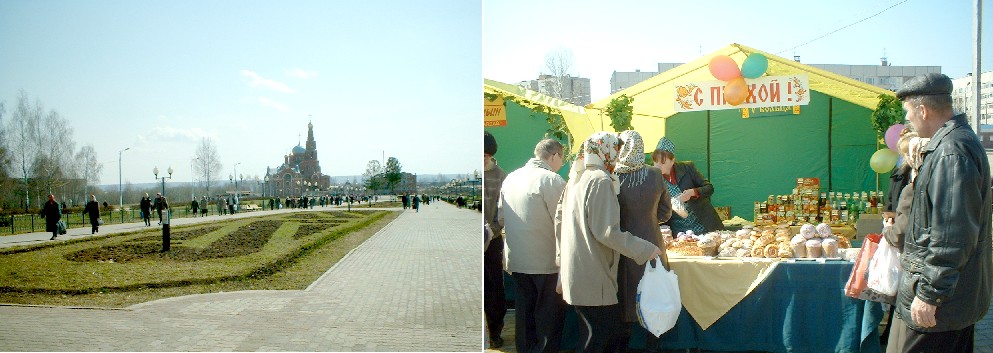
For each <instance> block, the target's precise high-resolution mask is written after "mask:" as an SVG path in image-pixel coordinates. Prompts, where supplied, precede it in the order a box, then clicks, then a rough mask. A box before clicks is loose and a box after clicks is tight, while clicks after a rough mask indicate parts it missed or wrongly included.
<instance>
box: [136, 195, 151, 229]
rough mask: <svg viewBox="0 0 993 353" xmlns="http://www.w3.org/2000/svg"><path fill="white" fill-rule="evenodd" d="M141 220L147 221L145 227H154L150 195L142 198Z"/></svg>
mask: <svg viewBox="0 0 993 353" xmlns="http://www.w3.org/2000/svg"><path fill="white" fill-rule="evenodd" d="M139 205H140V206H141V219H142V220H144V221H145V226H146V227H147V226H151V225H152V221H151V218H152V199H150V198H148V193H147V192H146V193H145V197H142V198H141V203H140V204H139Z"/></svg>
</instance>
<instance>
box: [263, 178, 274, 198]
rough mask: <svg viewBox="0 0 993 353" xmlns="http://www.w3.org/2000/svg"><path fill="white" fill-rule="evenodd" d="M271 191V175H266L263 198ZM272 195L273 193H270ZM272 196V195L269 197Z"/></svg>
mask: <svg viewBox="0 0 993 353" xmlns="http://www.w3.org/2000/svg"><path fill="white" fill-rule="evenodd" d="M267 191H269V174H266V175H265V187H264V188H263V189H262V198H265V194H266V192H267ZM270 194H272V193H270ZM269 196H272V195H269Z"/></svg>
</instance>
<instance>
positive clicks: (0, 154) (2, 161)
mask: <svg viewBox="0 0 993 353" xmlns="http://www.w3.org/2000/svg"><path fill="white" fill-rule="evenodd" d="M6 113H7V110H6V108H5V107H4V102H2V101H0V190H2V191H0V209H3V208H5V207H7V205H8V202H10V201H13V200H12V196H13V195H12V191H13V185H11V181H10V177H9V175H10V173H9V172H8V170H10V168H11V164H10V153H9V152H7V151H8V147H7V137H6V135H7V133H6V132H7V126H6V125H4V123H3V118H4V116H5V115H6Z"/></svg>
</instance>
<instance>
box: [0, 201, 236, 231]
mask: <svg viewBox="0 0 993 353" xmlns="http://www.w3.org/2000/svg"><path fill="white" fill-rule="evenodd" d="M216 212H217V208H216V207H212V208H208V209H207V214H208V215H212V214H215V213H216ZM198 213H199V212H198ZM192 216H193V214H192V211H191V210H190V209H188V208H186V209H177V208H173V209H172V217H173V218H181V217H192ZM62 219H63V220H65V221H66V225H67V226H68V227H69V229H72V228H82V227H89V226H90V216H89V215H84V214H82V213H80V212H71V213H67V214H63V215H62ZM100 219H101V220H103V224H104V225H109V224H122V223H134V222H141V210H137V209H124V210H114V211H101V212H100ZM151 220H152V221H153V222H156V223H158V213H156V212H155V211H152V216H151ZM44 231H45V219H44V218H42V217H41V216H40V215H37V214H20V215H9V216H0V234H21V233H34V232H44Z"/></svg>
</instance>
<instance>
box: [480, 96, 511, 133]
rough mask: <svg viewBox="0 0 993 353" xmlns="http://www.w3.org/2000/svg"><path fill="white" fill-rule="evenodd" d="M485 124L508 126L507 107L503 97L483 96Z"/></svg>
mask: <svg viewBox="0 0 993 353" xmlns="http://www.w3.org/2000/svg"><path fill="white" fill-rule="evenodd" d="M483 126H507V107H506V106H505V105H504V104H503V97H496V99H494V100H489V99H486V98H485V97H484V98H483Z"/></svg>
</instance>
